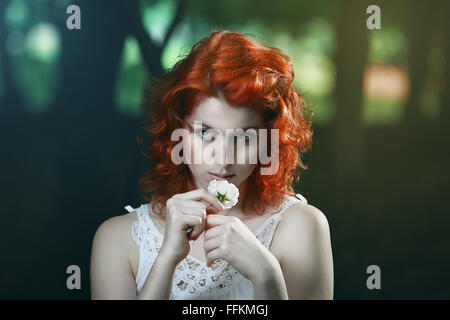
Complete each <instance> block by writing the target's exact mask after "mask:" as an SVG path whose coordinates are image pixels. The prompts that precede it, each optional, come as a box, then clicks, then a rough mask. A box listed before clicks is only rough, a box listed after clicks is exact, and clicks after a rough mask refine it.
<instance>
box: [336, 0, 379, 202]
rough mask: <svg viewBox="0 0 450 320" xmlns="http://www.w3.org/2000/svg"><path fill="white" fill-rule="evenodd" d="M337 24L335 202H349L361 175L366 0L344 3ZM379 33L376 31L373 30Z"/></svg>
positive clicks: (366, 43) (365, 53) (350, 0)
mask: <svg viewBox="0 0 450 320" xmlns="http://www.w3.org/2000/svg"><path fill="white" fill-rule="evenodd" d="M341 5H342V7H341V9H340V10H341V11H340V14H339V21H338V49H337V50H338V52H337V57H336V65H337V86H336V98H337V110H336V119H335V123H334V126H335V134H336V136H335V139H336V140H335V148H336V149H335V151H334V153H335V161H334V164H335V177H334V179H335V180H334V192H333V194H334V201H335V204H336V205H338V206H341V205H345V204H346V203H347V202H350V201H351V199H352V197H353V191H354V190H358V189H357V188H358V187H359V179H360V176H361V173H362V169H361V161H362V142H363V132H362V128H361V103H362V82H363V73H364V69H365V66H366V61H367V50H368V31H369V30H368V29H367V27H366V19H367V17H368V15H367V14H366V8H367V7H368V6H369V4H368V3H366V1H360V0H346V1H342V2H341ZM374 32H376V31H374Z"/></svg>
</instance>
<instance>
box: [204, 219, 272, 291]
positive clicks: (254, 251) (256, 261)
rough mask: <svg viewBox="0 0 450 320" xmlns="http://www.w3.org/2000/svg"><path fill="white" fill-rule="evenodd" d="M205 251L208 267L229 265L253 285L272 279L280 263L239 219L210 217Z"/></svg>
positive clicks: (205, 236) (207, 221) (207, 220)
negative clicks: (220, 263) (218, 261)
mask: <svg viewBox="0 0 450 320" xmlns="http://www.w3.org/2000/svg"><path fill="white" fill-rule="evenodd" d="M206 229H207V230H206V231H205V235H204V243H203V248H204V249H205V255H206V264H207V266H211V264H212V263H213V262H214V261H215V260H216V259H223V260H226V261H228V262H229V263H230V264H231V265H232V266H233V267H234V268H235V269H236V270H238V271H239V272H240V273H241V274H242V275H243V276H244V277H246V278H247V279H249V280H250V281H252V282H255V281H264V279H270V278H271V277H272V276H273V273H274V272H276V270H277V264H278V260H276V258H275V257H274V256H273V254H272V253H271V252H270V251H269V250H267V248H266V247H264V245H263V244H262V243H261V242H260V241H259V240H258V239H257V238H256V236H255V235H254V234H253V232H251V230H250V229H249V228H248V227H247V226H246V225H245V224H244V223H243V222H242V221H241V220H240V219H239V218H237V217H231V216H223V215H208V216H207V218H206Z"/></svg>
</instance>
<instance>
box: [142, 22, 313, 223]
mask: <svg viewBox="0 0 450 320" xmlns="http://www.w3.org/2000/svg"><path fill="white" fill-rule="evenodd" d="M246 36H252V37H255V36H254V35H253V34H248V33H239V32H232V31H229V30H216V31H212V32H211V34H210V35H209V36H208V37H205V38H203V39H201V40H200V41H199V42H197V43H196V44H194V45H193V47H192V49H191V51H190V53H189V54H188V55H187V56H185V57H184V58H182V59H181V60H179V61H178V62H177V63H176V64H175V65H174V66H173V67H172V68H171V69H169V70H168V71H167V72H166V73H165V74H164V75H163V76H161V77H159V78H155V77H153V78H152V79H151V82H150V85H149V86H148V87H147V88H146V90H145V94H144V101H143V103H142V104H141V106H140V107H141V109H142V110H143V111H144V114H145V131H146V132H147V133H148V134H149V138H148V140H147V141H145V142H144V141H142V140H140V139H138V141H139V143H140V144H142V145H143V146H144V147H145V148H146V149H148V151H147V153H145V152H144V153H143V154H144V156H145V157H146V158H148V159H149V160H150V161H149V165H148V167H147V168H148V169H147V170H145V171H144V172H143V174H142V175H141V176H140V179H139V188H140V191H141V193H142V194H141V196H143V198H144V199H145V200H146V201H151V203H152V209H153V211H154V212H155V213H156V214H158V215H163V213H162V211H161V209H162V208H163V207H164V206H165V203H166V201H167V200H168V199H169V198H170V197H172V196H173V195H174V194H178V193H184V192H187V191H189V189H188V188H189V185H192V184H191V183H192V181H193V180H192V174H191V172H190V170H189V168H188V166H187V165H186V164H184V163H181V164H178V165H177V164H174V163H173V162H172V161H171V152H172V148H173V147H174V146H175V145H176V144H177V143H178V142H177V141H171V139H170V137H171V134H172V131H173V130H174V129H176V128H182V127H184V126H186V125H187V126H188V127H190V125H189V124H187V122H185V120H184V119H185V118H186V117H187V116H189V115H190V114H191V113H192V112H193V110H194V108H195V107H196V106H197V105H198V104H199V103H200V102H201V101H202V99H204V98H205V97H208V96H213V97H218V93H219V92H220V93H221V94H222V96H223V97H224V98H225V99H226V100H227V102H228V103H229V104H231V105H235V106H242V105H246V106H251V107H253V108H257V109H258V110H262V111H263V112H264V115H265V123H266V125H267V128H268V129H269V132H268V136H270V129H278V130H279V154H278V159H279V164H278V171H277V172H276V173H275V174H273V175H261V174H260V170H257V169H259V168H260V166H262V164H260V163H259V162H258V164H257V167H256V168H255V170H254V171H253V172H252V174H251V175H250V176H249V177H248V178H247V179H249V181H248V182H249V185H251V186H255V187H254V188H253V187H252V188H249V190H248V192H247V197H246V198H245V199H244V200H243V201H244V203H243V211H244V213H245V214H248V213H247V212H246V211H245V209H244V208H245V207H246V206H245V205H246V204H250V207H251V208H252V209H253V211H254V212H256V213H257V214H258V215H261V214H263V212H264V210H265V208H266V206H267V205H274V206H279V205H280V204H281V203H282V201H283V198H284V196H285V195H295V191H294V189H293V186H292V183H295V182H297V181H298V180H299V179H300V174H301V171H300V168H301V169H303V170H307V169H308V167H307V166H306V165H304V164H303V162H302V160H301V158H302V156H303V154H304V153H306V152H307V151H308V150H309V149H310V148H311V143H312V127H311V124H312V117H313V111H312V110H311V109H309V108H308V107H307V105H306V103H305V101H304V99H303V97H302V95H301V94H300V93H299V92H297V91H296V90H295V89H294V88H293V87H292V82H293V80H294V69H293V64H292V61H291V59H290V58H289V57H288V56H287V55H285V54H283V53H282V52H281V50H279V49H278V48H275V47H270V46H264V45H262V44H260V43H259V42H257V41H255V40H251V39H249V38H248V37H246ZM255 38H256V37H255ZM247 201H248V203H247Z"/></svg>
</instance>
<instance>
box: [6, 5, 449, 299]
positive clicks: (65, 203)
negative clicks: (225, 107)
mask: <svg viewBox="0 0 450 320" xmlns="http://www.w3.org/2000/svg"><path fill="white" fill-rule="evenodd" d="M70 4H77V5H79V7H80V9H81V30H68V29H67V27H66V19H67V18H68V17H69V14H67V13H66V8H67V6H69V5H70ZM371 4H377V5H378V6H379V7H380V8H381V29H380V30H369V29H368V28H367V27H366V20H367V18H368V17H369V14H367V13H366V8H367V7H368V6H369V5H371ZM449 10H450V2H448V1H444V0H443V1H437V0H433V1H419V0H415V1H401V0H398V1H358V0H343V1H286V0H283V1H276V2H273V1H268V0H261V1H217V2H216V1H207V0H195V1H194V0H191V1H175V0H173V1H138V0H127V1H122V0H110V1H68V0H59V1H56V0H54V1H51V0H40V1H38V0H36V1H25V0H1V1H0V45H1V48H0V136H1V143H2V144H1V146H2V147H1V157H0V164H1V166H0V168H1V172H0V173H1V174H0V178H1V184H0V186H1V187H0V188H1V189H0V204H1V206H0V208H1V209H0V210H1V222H2V223H1V231H2V232H1V238H0V246H1V247H0V249H1V258H0V259H1V260H0V263H1V272H0V298H1V299H89V298H90V292H89V262H90V250H91V245H92V240H93V236H94V233H95V231H96V229H97V227H98V226H99V225H100V223H101V222H103V221H104V220H106V219H107V218H109V217H112V216H116V215H121V214H125V213H127V212H126V210H125V209H124V206H126V205H131V206H133V207H137V206H139V205H140V204H141V203H144V200H143V199H142V198H141V196H140V192H139V189H138V184H137V181H138V178H139V175H140V174H141V173H142V171H143V170H144V169H145V168H146V166H147V164H148V163H147V159H146V158H145V157H144V156H143V155H142V154H141V147H140V145H139V144H138V143H137V140H136V138H137V137H141V138H142V137H144V130H143V126H144V118H143V114H142V112H141V111H140V110H139V103H140V102H141V99H142V90H143V88H144V87H145V85H146V82H147V79H148V76H149V75H159V74H161V73H162V72H163V70H164V69H167V68H169V67H170V66H172V65H173V64H174V63H175V61H176V60H177V59H178V54H180V53H181V54H185V53H187V52H188V50H189V49H190V47H191V46H192V44H194V43H195V42H196V41H198V40H200V39H201V38H203V37H205V36H207V35H208V34H209V33H210V31H211V30H213V29H220V28H227V29H231V30H235V31H241V32H250V33H253V34H255V35H256V36H257V38H258V39H259V40H260V41H261V42H262V43H264V44H266V45H273V46H276V47H279V48H280V49H281V50H283V51H284V52H286V53H287V54H288V55H290V56H291V58H292V60H293V62H294V66H295V72H296V82H295V86H296V88H297V89H298V90H299V91H300V92H301V93H302V94H304V96H305V98H306V100H307V102H308V103H309V105H310V107H311V108H312V109H313V110H314V112H315V122H314V138H313V146H312V149H311V150H310V152H309V153H308V154H307V155H306V156H305V158H304V163H306V164H307V165H308V166H309V169H308V170H307V171H305V172H303V173H302V176H301V179H300V182H299V183H298V184H297V185H296V187H295V189H296V191H297V192H299V193H301V194H303V195H304V196H305V197H306V198H307V199H308V202H309V203H310V204H312V205H314V206H315V207H317V208H319V209H320V210H321V211H322V212H323V213H324V214H325V215H326V217H327V218H328V222H329V225H330V230H331V237H332V246H333V257H334V271H335V299H406V298H413V299H432V298H435V299H443V298H446V299H448V298H449V297H450V275H449V273H448V270H450V255H449V250H448V248H447V245H448V244H449V243H450V235H449V231H450V230H449V227H450V218H449V213H450V210H449V206H450V205H449V201H448V198H449V188H448V183H449V176H450V170H448V168H447V167H448V164H449V159H450V152H449V151H450V150H449V140H450V139H449V137H450V134H449V133H450V129H449V124H450V109H449V99H450V88H449V86H450V72H449V63H450V32H449V31H448V30H450V26H449V22H448V19H446V18H447V16H446V14H448V12H449ZM130 232H131V230H130ZM72 264H75V265H78V266H80V268H81V276H82V286H81V290H68V289H67V287H66V279H67V277H68V274H66V268H67V267H68V266H69V265H72ZM372 264H375V265H378V266H380V269H381V289H380V290H368V289H367V287H366V279H367V277H368V276H369V275H368V274H367V273H366V269H367V267H368V266H369V265H372Z"/></svg>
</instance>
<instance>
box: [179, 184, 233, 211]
mask: <svg viewBox="0 0 450 320" xmlns="http://www.w3.org/2000/svg"><path fill="white" fill-rule="evenodd" d="M173 197H174V198H175V197H176V198H177V199H181V200H203V201H206V202H208V203H209V204H210V205H212V206H214V207H216V208H217V210H219V211H222V210H224V209H225V207H224V206H223V204H222V203H221V202H220V201H219V199H217V197H216V196H214V195H213V194H211V193H209V192H208V191H206V190H205V189H204V188H200V189H196V190H192V191H188V192H185V193H179V194H177V195H175V196H173Z"/></svg>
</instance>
